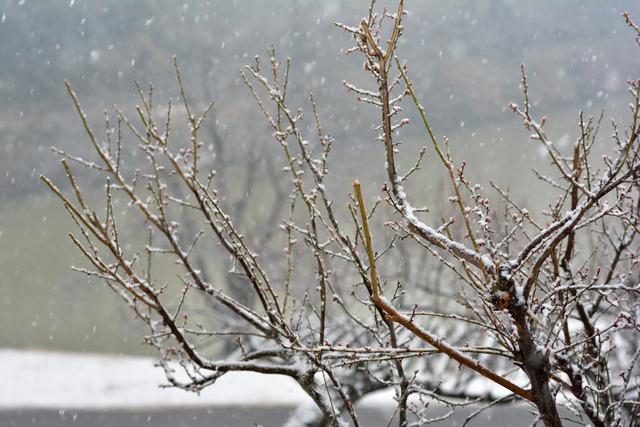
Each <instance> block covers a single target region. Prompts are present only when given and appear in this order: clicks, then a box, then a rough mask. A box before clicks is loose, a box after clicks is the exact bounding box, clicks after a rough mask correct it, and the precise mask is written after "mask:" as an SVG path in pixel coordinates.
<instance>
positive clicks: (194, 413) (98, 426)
mask: <svg viewBox="0 0 640 427" xmlns="http://www.w3.org/2000/svg"><path fill="white" fill-rule="evenodd" d="M291 411H292V408H290V407H275V408H274V407H265V408H256V407H252V408H239V407H235V408H228V407H226V408H212V409H148V410H135V411H133V410H118V409H109V410H80V411H77V410H66V411H56V410H34V409H20V410H18V409H16V410H0V427H23V426H46V427H67V426H73V427H76V426H77V427H143V426H144V427H149V426H153V427H254V426H256V425H261V426H264V427H279V426H282V425H283V424H284V423H285V421H286V420H287V418H288V416H289V414H290V413H291ZM358 412H359V417H360V422H361V425H362V426H364V427H386V426H387V424H388V422H389V418H390V417H391V415H392V413H391V412H389V411H386V410H375V409H372V408H366V409H362V410H360V411H358ZM471 412H472V410H471V409H466V410H459V411H457V412H456V416H455V417H453V418H449V419H447V420H445V421H442V422H438V423H435V424H429V425H431V426H438V427H445V426H447V427H449V426H460V425H461V424H462V423H463V421H464V419H465V418H466V417H467V416H468V415H469V414H470V413H471ZM442 413H443V412H442V411H438V410H434V412H433V415H432V416H434V417H436V416H437V415H438V414H442ZM532 420H533V416H532V415H531V413H530V411H529V410H528V408H527V407H524V406H499V407H495V408H492V409H490V410H488V411H487V412H485V413H484V414H483V415H482V416H481V417H478V418H476V419H475V421H474V422H472V423H471V424H470V426H473V427H489V426H491V427H493V426H500V427H519V426H522V427H526V426H529V425H530V423H531V421H532ZM567 425H570V426H575V425H576V424H573V423H567Z"/></svg>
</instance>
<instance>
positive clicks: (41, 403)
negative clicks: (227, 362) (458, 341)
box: [0, 349, 532, 427]
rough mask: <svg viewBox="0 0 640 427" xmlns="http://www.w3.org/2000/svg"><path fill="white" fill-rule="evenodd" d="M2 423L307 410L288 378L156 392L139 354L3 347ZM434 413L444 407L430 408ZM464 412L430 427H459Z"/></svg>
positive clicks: (516, 414) (369, 415)
mask: <svg viewBox="0 0 640 427" xmlns="http://www.w3.org/2000/svg"><path fill="white" fill-rule="evenodd" d="M0 378H2V381H0V426H23V425H43V426H48V427H62V426H68V425H74V426H90V427H115V426H118V427H120V426H129V427H143V426H149V425H153V426H154V427H182V426H184V427H199V426H202V427H204V426H207V427H235V426H251V425H256V423H258V425H262V426H265V427H270V426H282V425H283V424H285V422H286V421H287V420H289V421H291V419H290V416H291V414H292V413H293V412H292V411H295V409H296V408H300V407H301V405H305V406H306V405H312V402H311V400H310V398H309V397H308V396H307V395H306V394H305V393H304V392H303V391H302V390H301V389H300V387H299V386H298V385H297V384H296V383H295V382H294V381H293V380H291V379H290V378H288V377H284V376H280V375H261V374H254V373H248V372H247V373H240V372H238V373H229V374H226V375H224V376H223V377H222V378H221V379H220V380H218V381H217V382H216V383H215V384H214V385H213V386H211V387H209V388H207V389H206V390H204V391H203V392H202V394H201V395H196V394H193V393H188V392H185V391H182V390H177V389H167V388H160V387H159V386H160V385H161V384H163V383H164V382H165V379H164V373H163V371H162V370H161V369H160V368H157V367H155V366H154V360H153V359H151V358H142V357H124V356H108V355H96V354H74V353H60V352H44V351H18V350H9V349H0ZM392 396H393V391H392V390H384V391H382V392H378V393H374V394H373V395H371V396H367V398H365V399H363V401H361V402H360V403H359V404H358V413H359V417H360V420H361V422H362V425H366V426H367V427H378V426H380V427H384V426H387V425H388V422H389V420H390V419H391V418H392V417H393V416H394V402H393V398H392ZM433 410H434V412H433V416H436V415H438V414H439V415H442V413H444V411H445V408H438V407H435V406H434V407H433ZM473 410H474V408H473V407H468V408H465V409H463V410H461V411H459V412H457V413H456V415H455V416H454V417H452V418H449V419H447V420H445V421H442V422H439V423H436V424H434V425H435V426H459V425H461V424H462V423H463V422H464V419H465V418H466V416H468V415H469V414H470V413H471V412H472V411H473ZM531 418H532V416H531V414H530V413H529V408H528V407H526V406H524V405H518V406H496V407H494V408H491V410H489V411H488V412H487V413H486V414H483V416H482V417H479V419H477V420H476V421H475V422H474V423H472V425H473V426H476V427H484V426H491V425H495V423H496V422H498V421H499V422H500V423H501V424H503V425H505V426H519V425H523V426H525V425H529V423H530V421H531Z"/></svg>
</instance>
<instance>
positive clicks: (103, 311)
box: [0, 0, 640, 355]
mask: <svg viewBox="0 0 640 427" xmlns="http://www.w3.org/2000/svg"><path fill="white" fill-rule="evenodd" d="M368 3H369V2H367V1H335V0H325V1H321V2H320V1H311V0H308V1H302V0H298V1H290V0H268V1H267V0H264V1H252V2H247V1H239V0H238V1H231V0H220V1H205V0H194V1H188V2H180V1H170V0H137V1H120V0H103V1H100V2H90V1H82V0H70V1H67V0H65V1H33V0H0V40H1V43H0V325H1V326H0V347H3V348H15V349H48V350H66V351H81V352H105V353H123V354H131V355H140V354H147V355H149V354H151V353H150V351H151V350H150V349H148V348H146V347H144V346H143V345H141V341H142V339H141V337H142V334H143V331H142V329H141V328H140V327H139V325H137V323H136V321H135V320H134V319H133V318H132V316H131V314H130V313H129V309H128V308H127V307H126V306H125V305H124V304H121V302H120V301H119V300H118V299H117V298H116V296H115V295H114V294H113V293H112V292H111V291H110V290H109V289H108V288H106V286H104V285H102V284H100V283H97V282H95V283H91V282H88V281H87V279H86V278H85V277H84V276H81V275H79V274H77V273H73V272H72V271H71V270H70V268H69V267H70V265H72V264H74V263H78V262H80V261H79V257H78V254H77V253H76V251H75V250H74V248H73V247H72V245H71V243H70V241H69V239H68V237H67V233H68V232H69V231H70V230H71V229H72V227H73V224H72V223H71V222H70V220H69V219H68V218H67V216H66V213H65V212H64V209H63V208H62V206H61V204H60V203H59V202H58V201H57V200H54V197H52V195H51V194H50V193H49V192H48V191H47V190H46V189H45V187H44V185H43V184H42V183H41V182H40V180H39V179H38V177H39V175H40V174H44V175H46V176H48V177H50V178H51V179H53V180H54V181H55V182H56V183H58V184H60V185H61V186H63V187H64V179H63V178H64V176H63V173H62V172H63V171H62V168H61V166H60V164H59V161H58V160H59V156H58V155H56V154H54V153H52V151H51V147H52V146H55V147H58V148H60V149H63V150H67V151H69V152H71V153H74V154H76V155H79V156H82V157H85V156H86V157H87V158H89V159H91V150H90V145H89V143H88V142H87V140H86V138H85V136H84V134H83V130H82V126H81V123H80V121H79V119H78V117H77V114H76V113H75V111H74V110H73V107H72V104H71V102H70V100H69V98H68V96H67V94H66V92H65V89H64V85H63V81H64V80H65V79H68V80H69V81H70V82H71V84H72V85H73V87H74V88H75V90H76V92H77V93H78V96H79V98H80V101H81V103H82V104H83V107H84V109H85V112H86V114H87V116H88V117H89V120H90V122H91V123H92V125H93V126H95V127H96V128H97V129H100V127H101V126H102V127H103V126H104V121H103V120H104V119H103V111H104V110H105V109H109V108H110V106H111V105H112V104H117V105H118V106H119V108H121V109H122V110H124V111H125V112H128V113H131V112H132V111H134V107H135V105H136V103H139V100H138V98H137V94H136V89H135V86H134V81H138V82H140V84H141V85H143V86H146V85H147V84H148V83H149V82H153V84H154V88H155V89H154V97H155V99H156V100H158V102H166V101H165V100H166V99H167V98H169V97H171V98H173V99H176V98H177V95H178V92H177V85H176V82H175V73H174V70H173V65H172V57H173V56H174V55H176V56H177V60H178V63H179V64H180V66H181V69H182V73H183V78H184V80H185V83H186V89H187V91H188V95H189V97H190V99H191V100H192V101H193V102H194V103H196V104H203V105H204V103H205V102H206V101H208V100H213V101H215V104H214V110H213V113H212V117H211V120H210V122H209V125H208V128H207V132H206V135H205V136H204V138H205V140H204V143H205V146H206V147H208V152H209V153H210V155H211V159H213V160H212V162H211V164H212V165H213V166H214V167H215V168H217V169H219V172H220V173H219V175H220V185H221V186H223V187H224V189H225V190H226V194H227V195H226V197H227V198H228V203H229V204H230V205H232V206H235V208H236V210H237V211H242V212H243V214H244V215H246V218H245V219H244V223H245V224H246V227H247V228H249V229H250V228H251V227H273V228H277V224H278V220H279V218H280V217H278V216H277V214H278V212H277V211H275V210H274V208H273V205H274V200H277V199H275V197H276V195H277V193H278V191H277V188H278V184H277V182H278V181H279V180H280V178H282V177H281V176H280V168H281V167H282V165H283V163H282V159H281V158H280V157H279V150H278V148H277V147H276V146H275V145H276V144H275V143H274V142H273V141H272V136H271V131H270V130H269V129H268V127H267V126H266V123H265V122H264V119H263V117H262V116H261V114H260V112H259V110H258V109H257V108H256V106H255V103H254V101H253V100H252V98H251V94H250V93H249V91H248V90H247V89H246V87H244V85H243V83H242V80H241V78H240V74H239V71H240V70H241V68H242V67H243V66H244V65H246V64H251V63H252V62H253V61H254V57H255V55H263V56H264V54H265V53H266V49H267V48H269V47H274V48H275V49H276V52H277V54H278V55H279V56H280V57H281V58H286V57H291V58H292V61H293V62H292V68H291V74H290V76H291V77H290V81H291V94H292V97H293V99H294V100H295V102H298V103H300V104H303V103H304V102H306V101H305V100H306V96H307V94H308V93H309V92H313V93H314V95H315V98H316V101H317V103H318V105H319V111H320V116H321V118H322V120H323V125H324V128H325V131H326V132H328V133H329V134H331V135H332V136H333V137H334V138H335V139H336V143H335V148H334V153H333V163H331V165H332V168H333V172H334V174H333V178H332V179H331V181H330V186H331V191H333V192H334V195H336V198H337V199H338V200H343V199H344V200H345V201H346V198H345V195H346V194H347V193H348V191H349V183H350V182H351V181H352V180H353V179H354V178H355V177H359V178H360V179H361V180H362V181H363V182H366V183H367V185H368V186H370V187H371V188H372V189H373V188H375V189H378V190H379V188H380V184H381V183H382V182H383V180H384V159H383V149H382V146H380V144H378V143H377V142H376V141H375V137H376V134H377V132H376V131H375V130H374V129H373V127H374V125H375V123H376V120H377V113H376V111H375V110H373V109H372V108H370V107H369V106H367V105H363V104H359V103H357V102H356V101H355V100H354V99H353V97H352V96H351V95H350V94H348V93H346V91H345V89H344V86H343V85H342V81H343V80H344V79H346V80H350V81H352V82H356V83H360V84H361V85H362V86H366V87H371V84H370V82H367V81H362V77H361V76H360V71H361V67H362V63H361V61H360V59H358V58H355V57H351V56H348V55H344V54H343V53H344V51H345V50H346V49H348V48H349V47H350V46H351V37H350V36H349V35H347V34H346V33H344V32H343V31H341V30H340V29H338V28H337V27H335V26H334V22H336V21H339V22H343V23H345V24H348V25H353V24H355V23H357V22H358V21H359V19H360V17H361V16H362V15H363V14H364V13H366V11H367V8H368ZM407 9H408V10H409V15H408V17H407V19H406V21H405V28H406V32H405V37H404V39H403V42H402V44H401V46H400V49H399V53H398V54H399V56H400V57H401V58H402V59H403V60H406V61H407V62H408V64H409V66H410V74H411V76H412V77H413V79H414V81H415V85H416V89H417V90H418V92H419V96H420V98H421V100H422V102H423V104H424V105H425V106H426V108H427V111H428V112H429V114H430V116H431V121H432V125H433V127H434V130H435V131H436V133H437V134H438V135H440V136H442V135H447V136H448V137H449V139H450V143H451V149H452V152H453V153H454V157H455V158H456V159H458V161H461V160H463V159H467V160H472V162H470V165H469V168H468V172H467V173H468V174H469V175H470V176H471V177H472V178H473V179H474V180H477V181H478V182H480V183H481V184H483V185H486V186H488V183H489V179H492V180H494V181H496V182H497V183H499V184H501V185H503V186H504V187H505V188H506V187H509V188H510V189H511V191H512V193H513V194H516V195H517V196H516V197H517V199H518V200H519V201H521V202H523V203H525V204H526V205H528V206H531V207H535V206H544V204H545V202H546V201H547V200H546V199H545V194H546V193H545V192H544V191H541V189H542V187H540V186H539V184H538V183H537V181H535V179H534V177H533V174H532V172H531V169H532V168H533V167H534V166H535V167H537V168H540V169H543V170H544V168H545V167H546V165H547V163H548V159H546V158H545V157H544V154H543V152H542V151H541V150H539V147H538V146H537V145H536V144H535V141H530V140H528V135H527V132H525V131H524V130H523V129H522V127H521V123H520V122H519V120H518V118H517V117H515V116H514V115H513V113H511V111H509V110H508V108H507V105H508V103H509V102H511V101H515V102H521V95H520V92H519V65H520V64H521V63H525V64H527V71H528V74H529V78H530V90H531V94H532V106H533V109H534V113H535V115H536V116H538V117H541V116H543V115H545V116H547V117H548V125H547V127H548V130H549V135H550V137H551V138H552V139H553V140H554V141H556V142H557V143H558V144H560V146H562V145H563V144H564V145H569V144H571V143H572V142H573V141H574V140H575V138H576V136H577V132H578V131H577V115H578V112H579V110H581V109H582V110H584V111H585V114H586V115H587V116H589V115H598V114H599V113H600V111H601V110H602V109H606V111H607V112H606V114H607V115H606V117H609V118H617V117H621V116H622V115H623V114H624V113H625V109H626V104H627V98H626V84H625V81H626V80H627V79H628V78H630V77H632V76H636V77H637V72H638V70H639V67H640V58H639V57H638V56H637V48H636V47H634V45H633V37H632V34H631V32H630V31H629V30H628V29H627V28H626V26H625V24H624V22H623V20H622V18H621V13H622V12H623V10H625V9H629V11H630V12H631V15H632V16H635V17H636V19H640V18H639V17H640V6H639V5H638V3H637V2H625V1H607V2H602V1H598V0H589V1H584V0H571V1H563V2H556V1H553V0H541V1H537V2H526V3H525V2H519V1H515V0H473V1H464V2H463V1H458V2H436V1H408V3H407ZM295 102H294V104H295ZM408 114H409V115H410V116H411V117H413V116H412V115H413V114H414V113H413V112H408ZM610 131H611V128H610V126H609V122H608V120H607V121H606V122H605V123H604V131H603V135H605V137H606V135H608V134H610ZM402 138H403V145H402V146H401V162H403V164H404V165H405V166H408V165H409V164H412V163H413V162H412V158H414V157H415V153H416V152H417V151H418V149H419V147H420V146H422V145H426V143H427V142H426V140H425V139H424V136H423V135H422V134H421V133H420V130H419V128H418V127H417V126H414V127H410V128H408V129H407V130H406V131H405V132H404V133H403V135H402ZM185 141H186V139H185ZM604 141H605V142H603V143H604V144H606V138H604ZM428 164H429V163H427V165H428ZM434 164H435V163H431V165H434ZM127 167H129V168H130V169H131V170H133V169H135V167H136V158H135V157H131V156H129V157H128V158H127ZM440 182H441V177H440V175H438V174H436V172H434V171H433V170H431V169H430V168H429V167H426V168H425V169H424V170H423V171H422V172H421V175H420V176H419V178H417V179H414V181H413V183H412V185H413V187H414V188H413V190H414V192H415V193H416V194H419V196H420V197H422V198H423V199H422V202H423V203H425V204H426V205H429V202H430V201H431V200H432V198H433V200H435V199H436V198H437V196H439V195H440V191H441V190H440ZM82 185H83V187H84V188H85V189H92V188H94V189H95V191H96V194H97V192H98V191H100V190H101V189H102V187H101V185H102V184H101V182H100V180H98V179H96V177H95V176H94V175H87V179H86V180H85V181H83V182H82ZM263 188H267V189H270V190H269V191H267V192H266V193H265V192H262V191H260V189H263ZM372 191H373V190H372ZM257 193H260V194H261V195H262V196H261V197H256V196H255V195H256V194H257ZM244 211H246V212H247V213H246V214H245V213H244ZM272 213H273V214H274V217H275V220H274V221H271V222H269V221H264V218H265V217H267V218H268V217H269V216H270V215H271V214H272ZM258 218H263V220H262V222H260V221H259V220H258ZM211 266H212V267H211V269H212V270H214V271H212V274H214V275H215V274H216V273H217V272H216V271H215V269H216V268H217V264H216V262H215V261H214V260H212V261H211ZM221 268H222V267H221Z"/></svg>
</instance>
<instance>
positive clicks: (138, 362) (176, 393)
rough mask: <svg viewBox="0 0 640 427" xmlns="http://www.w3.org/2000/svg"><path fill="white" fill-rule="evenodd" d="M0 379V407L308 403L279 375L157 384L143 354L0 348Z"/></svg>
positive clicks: (160, 380)
mask: <svg viewBox="0 0 640 427" xmlns="http://www.w3.org/2000/svg"><path fill="white" fill-rule="evenodd" d="M0 378H1V379H2V380H1V381H0V409H9V408H50V409H62V408H64V409H90V408H141V407H161V406H162V407H166V406H230V405H246V406H261V405H264V406H276V405H287V406H289V405H290V406H298V405H300V404H302V403H306V404H312V401H311V399H310V398H309V397H308V396H307V395H306V394H305V393H304V392H303V391H302V389H301V388H300V386H298V384H297V383H296V382H295V381H293V380H292V379H291V378H288V377H285V376H282V375H262V374H256V373H252V372H232V373H228V374H226V375H224V376H223V377H222V378H220V379H219V380H218V381H217V382H216V383H215V384H214V385H213V386H211V387H208V388H207V389H205V390H204V391H203V392H202V393H201V394H200V395H197V394H195V393H189V392H186V391H183V390H178V389H167V388H160V387H159V386H160V385H161V384H165V383H166V380H165V378H164V372H163V371H162V369H161V368H159V367H155V366H154V360H153V359H151V358H144V357H125V356H109V355H96V354H84V353H83V354H79V353H62V352H45V351H23V350H10V349H0Z"/></svg>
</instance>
